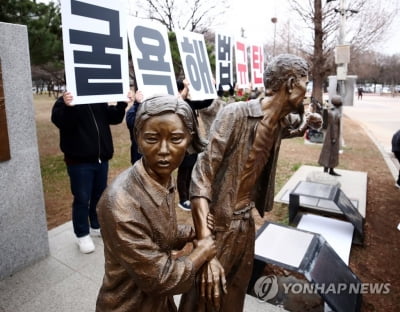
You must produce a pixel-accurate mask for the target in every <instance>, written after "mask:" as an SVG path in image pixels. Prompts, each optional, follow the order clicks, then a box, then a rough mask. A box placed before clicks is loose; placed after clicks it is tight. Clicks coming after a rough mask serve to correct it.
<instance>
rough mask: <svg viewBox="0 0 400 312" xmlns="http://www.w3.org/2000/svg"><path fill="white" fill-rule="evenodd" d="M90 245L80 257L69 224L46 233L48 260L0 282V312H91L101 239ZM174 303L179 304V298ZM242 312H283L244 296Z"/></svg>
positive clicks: (97, 285)
mask: <svg viewBox="0 0 400 312" xmlns="http://www.w3.org/2000/svg"><path fill="white" fill-rule="evenodd" d="M93 241H94V242H95V245H96V250H95V252H93V253H91V254H86V255H84V254H81V253H80V252H79V250H78V247H77V244H76V242H75V236H74V234H73V229H72V223H71V222H67V223H65V224H63V225H61V226H59V227H57V228H55V229H53V230H51V231H49V244H50V256H49V257H47V258H46V259H44V260H42V261H39V262H38V263H36V264H34V265H32V266H30V267H28V268H26V269H24V270H22V271H20V272H18V273H16V274H14V275H13V276H10V277H8V278H6V279H4V280H2V281H0V312H93V311H95V306H96V299H97V294H98V291H99V289H100V286H101V282H102V278H103V274H104V255H103V242H102V239H101V238H99V237H94V238H93ZM175 300H176V302H179V297H178V296H177V297H175ZM244 311H245V312H256V311H257V312H258V311H260V312H264V311H265V312H282V311H285V310H282V309H280V308H278V307H275V306H273V305H270V304H267V303H265V302H258V301H257V300H256V299H255V298H254V297H251V296H247V297H246V303H245V309H244ZM138 312H140V311H138ZM193 312H195V311H193Z"/></svg>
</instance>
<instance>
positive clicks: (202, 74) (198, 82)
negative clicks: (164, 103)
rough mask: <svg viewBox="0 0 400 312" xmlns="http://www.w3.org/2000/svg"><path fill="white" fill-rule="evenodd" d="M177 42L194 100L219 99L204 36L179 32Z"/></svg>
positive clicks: (177, 32)
mask: <svg viewBox="0 0 400 312" xmlns="http://www.w3.org/2000/svg"><path fill="white" fill-rule="evenodd" d="M175 33H176V41H177V43H178V48H179V53H180V56H181V60H182V65H183V70H184V72H185V78H186V79H187V80H188V81H189V83H190V86H189V92H190V96H191V99H192V100H205V99H212V98H216V97H217V92H216V90H215V86H214V81H213V76H212V73H211V67H210V62H209V59H208V54H207V49H206V44H205V42H204V36H203V35H202V34H198V33H194V32H189V31H184V30H177V31H176V32H175Z"/></svg>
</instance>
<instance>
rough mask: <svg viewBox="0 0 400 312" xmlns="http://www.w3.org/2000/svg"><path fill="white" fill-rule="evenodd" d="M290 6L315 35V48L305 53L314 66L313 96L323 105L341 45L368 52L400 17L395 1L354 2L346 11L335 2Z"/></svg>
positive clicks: (315, 1) (321, 0)
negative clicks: (324, 86)
mask: <svg viewBox="0 0 400 312" xmlns="http://www.w3.org/2000/svg"><path fill="white" fill-rule="evenodd" d="M289 3H290V6H291V8H292V9H293V10H294V12H296V14H297V15H298V16H299V17H300V18H301V20H302V22H303V23H304V25H306V26H305V27H306V29H308V30H309V31H310V34H311V36H310V37H311V38H312V45H309V46H307V45H305V46H304V50H303V52H304V53H306V54H308V56H309V60H310V61H311V64H312V68H311V75H312V79H313V92H312V93H313V96H314V97H315V98H317V99H318V100H319V101H322V92H323V88H322V86H323V81H324V80H325V79H326V77H327V75H328V74H329V73H330V72H331V71H332V69H333V66H332V65H333V51H334V47H335V46H336V45H337V44H338V43H339V41H342V42H341V43H343V41H344V42H346V43H351V44H352V49H353V51H356V50H361V51H362V50H366V49H368V48H369V47H370V46H371V45H372V44H374V43H378V42H379V41H380V40H383V39H384V37H383V34H384V33H385V32H386V31H387V29H388V28H389V26H390V24H391V22H392V21H393V18H394V16H395V15H396V14H397V13H398V4H397V3H396V1H395V0H384V1H380V0H370V1H364V0H352V1H351V2H350V3H349V5H348V6H346V7H344V8H339V1H334V0H331V1H329V2H327V1H325V0H308V1H299V0H289ZM341 17H342V19H341ZM343 17H344V18H346V24H345V25H343ZM341 21H342V25H341V24H340V23H341ZM340 26H342V27H344V29H343V32H342V37H343V38H340V39H339V40H338V36H337V34H338V33H339V28H340ZM339 36H340V35H339Z"/></svg>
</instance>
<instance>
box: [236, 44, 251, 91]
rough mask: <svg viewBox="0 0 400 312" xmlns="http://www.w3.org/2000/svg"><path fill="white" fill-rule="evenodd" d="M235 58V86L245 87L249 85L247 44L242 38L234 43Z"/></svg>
mask: <svg viewBox="0 0 400 312" xmlns="http://www.w3.org/2000/svg"><path fill="white" fill-rule="evenodd" d="M235 59H236V83H237V87H238V88H241V89H245V88H248V87H249V70H248V65H247V45H246V43H245V42H244V41H242V40H236V43H235Z"/></svg>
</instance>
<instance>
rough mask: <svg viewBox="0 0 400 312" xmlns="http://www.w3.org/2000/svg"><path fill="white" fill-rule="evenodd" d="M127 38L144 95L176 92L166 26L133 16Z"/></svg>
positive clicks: (136, 74)
mask: <svg viewBox="0 0 400 312" xmlns="http://www.w3.org/2000/svg"><path fill="white" fill-rule="evenodd" d="M128 25H129V26H128V39H129V46H130V49H131V54H132V61H133V67H134V70H135V77H136V83H137V87H138V89H139V90H141V91H142V92H143V95H144V97H145V98H146V97H149V96H150V95H151V94H154V93H163V94H165V93H168V94H171V95H177V94H178V89H177V86H176V79H175V74H174V67H173V62H172V57H171V50H170V46H169V40H168V32H167V28H166V27H164V26H163V25H161V24H159V23H154V22H151V21H147V20H143V19H138V18H133V17H130V18H129V20H128Z"/></svg>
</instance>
